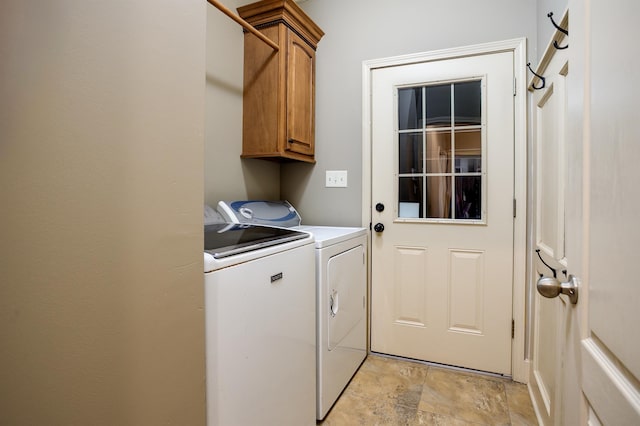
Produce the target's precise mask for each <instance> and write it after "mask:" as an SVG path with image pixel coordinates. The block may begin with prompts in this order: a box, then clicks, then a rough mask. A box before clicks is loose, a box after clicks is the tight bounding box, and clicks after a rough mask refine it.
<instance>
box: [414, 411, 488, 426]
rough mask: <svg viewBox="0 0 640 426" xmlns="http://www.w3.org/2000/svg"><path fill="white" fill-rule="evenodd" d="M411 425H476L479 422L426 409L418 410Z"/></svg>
mask: <svg viewBox="0 0 640 426" xmlns="http://www.w3.org/2000/svg"><path fill="white" fill-rule="evenodd" d="M412 425H416V426H419V425H420V426H421V425H428V426H478V425H479V423H470V422H466V421H464V420H460V419H456V418H455V417H452V416H445V415H443V414H435V413H429V412H426V411H420V410H418V411H417V412H416V416H415V418H414V421H413V423H412Z"/></svg>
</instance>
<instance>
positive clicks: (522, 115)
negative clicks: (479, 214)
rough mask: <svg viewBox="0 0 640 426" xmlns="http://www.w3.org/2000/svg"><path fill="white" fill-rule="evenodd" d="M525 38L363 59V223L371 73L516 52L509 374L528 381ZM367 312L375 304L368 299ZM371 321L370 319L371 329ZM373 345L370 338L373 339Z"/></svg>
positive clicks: (367, 212)
mask: <svg viewBox="0 0 640 426" xmlns="http://www.w3.org/2000/svg"><path fill="white" fill-rule="evenodd" d="M526 46H527V41H526V38H524V37H523V38H516V39H511V40H504V41H498V42H492V43H483V44H477V45H472V46H464V47H457V48H451V49H442V50H434V51H431V52H421V53H414V54H409V55H402V56H394V57H389V58H381V59H372V60H367V61H363V62H362V226H363V227H366V228H368V227H369V226H370V224H371V205H372V194H371V160H372V158H371V154H372V149H371V142H372V141H371V138H372V134H371V96H372V88H371V74H372V72H373V71H374V70H376V69H377V68H384V67H393V66H400V65H409V64H415V63H420V62H431V61H438V60H445V59H455V58H461V57H466V56H477V55H486V54H492V53H500V52H507V51H508V52H513V58H514V61H513V72H514V77H515V82H514V144H515V146H514V198H515V200H516V204H517V211H518V214H517V215H516V217H515V219H514V224H513V225H514V227H513V232H514V235H513V301H512V311H513V319H514V321H515V328H514V331H515V333H514V338H513V339H512V341H511V375H512V378H513V380H515V381H518V382H522V383H528V380H529V360H528V359H527V354H526V352H525V342H526V336H527V333H526V329H527V328H526V327H527V325H526V320H525V306H526V283H527V279H526V276H527V274H526V271H527V250H526V247H527V213H528V207H527V205H528V200H527V104H526V101H527V83H526V81H527V79H526V66H525V64H526V60H527V52H526ZM368 238H369V244H368V249H367V251H368V258H369V259H371V241H370V239H371V233H369V234H368ZM367 287H368V290H367V292H368V300H369V301H370V300H371V297H370V296H371V263H370V262H369V274H368V284H367ZM369 313H371V303H370V302H369ZM370 327H371V322H370V321H369V334H370V333H371V330H370ZM368 346H369V348H370V342H369V345H368Z"/></svg>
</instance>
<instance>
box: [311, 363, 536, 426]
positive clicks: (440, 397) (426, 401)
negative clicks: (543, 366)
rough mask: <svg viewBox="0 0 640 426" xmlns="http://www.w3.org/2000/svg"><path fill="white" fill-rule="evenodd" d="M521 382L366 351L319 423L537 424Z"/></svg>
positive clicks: (342, 425) (338, 425)
mask: <svg viewBox="0 0 640 426" xmlns="http://www.w3.org/2000/svg"><path fill="white" fill-rule="evenodd" d="M537 424H538V423H537V421H536V417H535V414H534V412H533V407H532V405H531V400H530V398H529V393H528V391H527V387H526V385H523V384H520V383H515V382H513V381H511V380H508V379H503V378H500V377H493V376H488V375H482V374H474V373H470V372H463V371H458V370H453V369H448V368H442V367H437V366H431V365H425V364H422V363H418V362H411V361H404V360H398V359H395V358H387V357H383V356H378V355H369V356H368V357H367V359H366V360H365V362H364V364H363V365H362V366H361V367H360V370H359V371H358V372H357V373H356V375H355V376H354V378H353V379H352V380H351V383H349V386H347V388H346V389H345V391H344V392H343V393H342V396H341V397H340V399H338V402H336V404H335V405H334V407H333V409H332V410H331V411H330V412H329V414H328V415H327V417H326V418H325V419H324V421H323V422H318V425H322V426H352V425H354V426H355V425H366V426H373V425H438V426H441V425H442V426H444V425H447V426H449V425H451V426H461V425H514V426H515V425H519V426H520V425H537Z"/></svg>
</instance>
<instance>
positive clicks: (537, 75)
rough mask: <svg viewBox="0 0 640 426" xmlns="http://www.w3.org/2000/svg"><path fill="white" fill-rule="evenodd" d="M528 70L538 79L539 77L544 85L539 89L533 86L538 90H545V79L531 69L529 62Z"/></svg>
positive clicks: (533, 85)
mask: <svg viewBox="0 0 640 426" xmlns="http://www.w3.org/2000/svg"><path fill="white" fill-rule="evenodd" d="M527 68H529V71H531V73H532V74H533V75H535V76H536V77H538V78H539V79H540V81H541V82H542V85H541V86H539V87H536V85H535V84H532V85H531V86H532V87H533V88H534V89H536V90H540V89H544V85H545V84H546V82H545V80H544V77H543V76H541V75H540V74H536V72H535V71H534V70H532V69H531V62H527Z"/></svg>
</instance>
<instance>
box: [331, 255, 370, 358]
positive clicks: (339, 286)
mask: <svg viewBox="0 0 640 426" xmlns="http://www.w3.org/2000/svg"><path fill="white" fill-rule="evenodd" d="M327 278H328V280H327V283H328V289H327V290H328V292H329V294H328V300H329V327H328V340H329V341H328V347H329V350H330V351H331V350H334V349H335V348H336V347H348V348H358V349H361V348H360V346H362V342H361V340H362V336H361V334H363V333H358V332H354V331H357V330H359V328H357V325H358V324H359V323H360V322H362V321H364V319H365V294H366V285H367V282H366V271H365V262H364V246H362V245H359V246H356V247H353V248H352V249H350V250H347V251H345V252H342V253H340V254H337V255H335V256H333V257H331V258H330V259H329V261H328V262H327ZM352 332H353V333H352Z"/></svg>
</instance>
